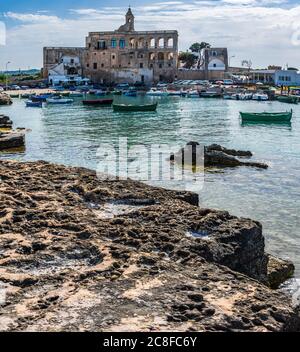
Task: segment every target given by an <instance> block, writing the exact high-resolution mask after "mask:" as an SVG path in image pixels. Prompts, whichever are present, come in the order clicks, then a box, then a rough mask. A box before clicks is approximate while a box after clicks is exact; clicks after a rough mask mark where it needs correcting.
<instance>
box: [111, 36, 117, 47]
mask: <svg viewBox="0 0 300 352" xmlns="http://www.w3.org/2000/svg"><path fill="white" fill-rule="evenodd" d="M110 46H111V47H112V48H116V47H117V39H116V38H112V39H111V41H110Z"/></svg>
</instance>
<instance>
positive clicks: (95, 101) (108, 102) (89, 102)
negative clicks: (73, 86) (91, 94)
mask: <svg viewBox="0 0 300 352" xmlns="http://www.w3.org/2000/svg"><path fill="white" fill-rule="evenodd" d="M112 103H113V99H92V100H82V104H83V105H111V104H112Z"/></svg>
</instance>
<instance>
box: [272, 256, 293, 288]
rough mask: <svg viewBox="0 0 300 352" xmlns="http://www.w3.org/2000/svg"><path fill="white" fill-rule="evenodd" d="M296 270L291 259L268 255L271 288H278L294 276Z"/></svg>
mask: <svg viewBox="0 0 300 352" xmlns="http://www.w3.org/2000/svg"><path fill="white" fill-rule="evenodd" d="M294 271H295V266H294V264H293V263H292V262H291V261H289V260H283V259H279V258H276V257H274V256H272V255H268V282H269V285H270V287H271V288H273V289H276V288H278V287H279V286H280V285H281V284H282V283H284V282H285V281H286V280H288V279H290V278H291V277H292V276H293V274H294Z"/></svg>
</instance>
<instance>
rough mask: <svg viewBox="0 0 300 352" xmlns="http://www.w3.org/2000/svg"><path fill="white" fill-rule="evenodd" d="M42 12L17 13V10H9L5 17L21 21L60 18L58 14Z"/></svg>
mask: <svg viewBox="0 0 300 352" xmlns="http://www.w3.org/2000/svg"><path fill="white" fill-rule="evenodd" d="M40 13H41V12H40V11H39V12H37V13H35V14H32V13H15V12H7V13H5V14H4V17H5V18H9V19H13V20H18V21H21V22H31V23H36V22H58V21H59V18H58V17H57V16H48V15H41V14H40Z"/></svg>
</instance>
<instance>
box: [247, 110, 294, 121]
mask: <svg viewBox="0 0 300 352" xmlns="http://www.w3.org/2000/svg"><path fill="white" fill-rule="evenodd" d="M240 115H241V118H242V121H243V122H264V123H276V122H290V121H291V119H292V116H293V110H291V111H286V112H261V113H250V112H240Z"/></svg>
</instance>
